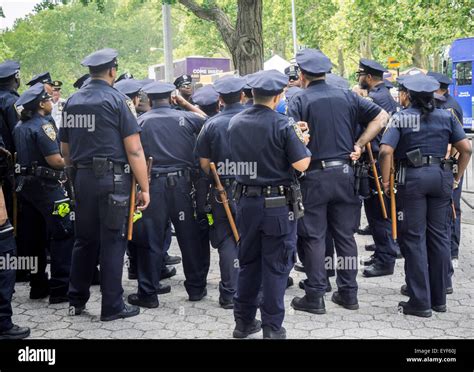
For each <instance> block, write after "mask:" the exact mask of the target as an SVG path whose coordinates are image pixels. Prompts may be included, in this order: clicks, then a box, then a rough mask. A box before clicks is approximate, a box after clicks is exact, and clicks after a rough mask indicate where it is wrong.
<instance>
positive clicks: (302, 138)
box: [291, 124, 304, 143]
mask: <svg viewBox="0 0 474 372" xmlns="http://www.w3.org/2000/svg"><path fill="white" fill-rule="evenodd" d="M291 126H292V127H293V129H294V131H295V133H296V135H297V136H298V139H299V140H300V141H301V142H302V143H304V135H303V132H302V131H301V128H300V127H299V126H298V124H291Z"/></svg>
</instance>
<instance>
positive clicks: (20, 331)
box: [0, 325, 30, 340]
mask: <svg viewBox="0 0 474 372" xmlns="http://www.w3.org/2000/svg"><path fill="white" fill-rule="evenodd" d="M29 335H30V329H29V328H28V327H19V326H17V325H13V327H12V328H10V329H9V330H8V331H1V332H0V340H21V339H22V338H27V337H28V336H29Z"/></svg>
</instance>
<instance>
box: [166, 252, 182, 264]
mask: <svg viewBox="0 0 474 372" xmlns="http://www.w3.org/2000/svg"><path fill="white" fill-rule="evenodd" d="M164 261H165V265H167V266H171V265H177V264H180V263H181V257H179V256H170V255H168V254H167V255H166V256H165V259H164Z"/></svg>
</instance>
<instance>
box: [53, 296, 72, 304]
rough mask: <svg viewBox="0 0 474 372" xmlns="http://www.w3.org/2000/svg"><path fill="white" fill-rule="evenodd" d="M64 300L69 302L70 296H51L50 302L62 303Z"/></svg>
mask: <svg viewBox="0 0 474 372" xmlns="http://www.w3.org/2000/svg"><path fill="white" fill-rule="evenodd" d="M63 302H69V297H68V296H67V295H65V296H49V304H50V305H53V304H62V303H63Z"/></svg>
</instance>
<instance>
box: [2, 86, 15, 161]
mask: <svg viewBox="0 0 474 372" xmlns="http://www.w3.org/2000/svg"><path fill="white" fill-rule="evenodd" d="M18 97H19V95H18V93H17V92H15V91H14V90H3V89H0V136H1V138H2V139H3V143H4V147H5V148H6V149H7V150H8V151H10V152H11V153H12V154H13V152H14V151H15V147H14V144H13V128H15V125H16V123H17V122H18V114H17V112H16V110H15V107H14V106H13V105H14V104H15V102H16V101H17V100H18Z"/></svg>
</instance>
